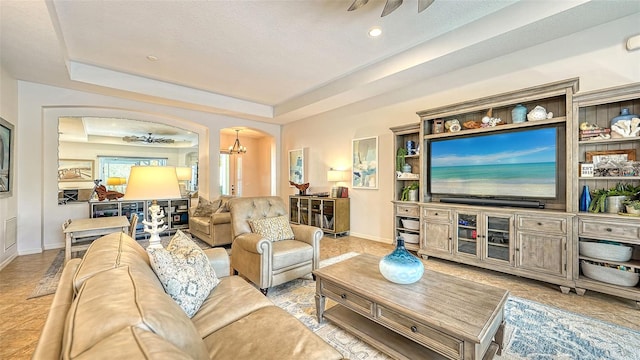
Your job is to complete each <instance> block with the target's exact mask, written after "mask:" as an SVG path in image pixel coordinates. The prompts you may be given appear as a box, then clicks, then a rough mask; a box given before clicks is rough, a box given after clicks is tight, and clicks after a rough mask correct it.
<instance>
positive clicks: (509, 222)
mask: <svg viewBox="0 0 640 360" xmlns="http://www.w3.org/2000/svg"><path fill="white" fill-rule="evenodd" d="M577 91H578V79H569V80H564V81H559V82H555V83H550V84H544V85H541V86H536V87H532V88H527V89H521V90H517V91H512V92H508V93H504V94H500V95H495V96H490V97H486V98H482V99H476V100H471V101H467V102H463V103H458V104H453V105H449V106H444V107H439V108H435V109H429V110H424V111H419V112H418V113H417V114H418V116H419V117H420V122H419V124H415V125H407V126H403V127H394V128H392V129H391V130H392V131H393V133H394V140H395V141H394V145H395V148H394V150H396V149H398V148H400V147H402V146H404V145H403V144H405V143H406V142H407V141H409V140H411V141H416V140H415V139H420V140H419V142H418V144H420V151H419V153H418V154H416V157H418V159H411V160H410V161H412V162H411V165H412V173H415V174H419V180H418V182H419V191H420V198H419V200H418V201H417V202H415V201H414V202H407V201H402V200H401V198H400V194H401V192H402V189H403V188H404V187H405V186H407V185H408V182H407V180H404V179H400V178H398V175H397V176H396V179H395V181H394V186H395V188H394V194H395V198H394V200H393V202H394V209H395V210H394V224H395V227H394V230H395V233H396V235H398V234H400V233H408V232H413V233H417V234H419V239H420V240H419V244H415V246H413V247H410V246H408V248H410V249H411V250H414V251H416V252H417V253H418V254H419V255H421V256H422V257H424V258H428V257H429V256H433V257H438V258H443V259H447V260H451V261H456V262H460V263H464V264H469V265H474V266H478V267H483V268H487V269H491V270H495V271H501V272H505V273H509V274H514V275H518V276H522V277H527V278H532V279H536V280H540V281H545V282H549V283H552V284H556V285H559V287H560V290H561V291H562V292H563V293H568V292H569V291H570V290H571V289H575V291H576V292H577V293H578V294H580V295H582V294H584V293H585V291H586V290H587V289H590V290H594V291H599V292H603V293H608V294H612V295H616V296H620V297H624V298H628V299H632V300H635V301H636V304H638V305H639V306H640V287H639V286H638V285H634V286H624V285H616V284H612V283H610V282H603V281H598V280H594V279H592V278H588V277H586V276H585V275H584V273H583V271H582V270H581V263H580V262H581V261H583V260H589V261H595V260H598V259H593V258H588V257H586V256H583V255H581V253H580V250H579V244H580V242H581V241H582V242H603V241H608V242H615V243H616V244H618V245H625V246H629V247H631V248H632V252H633V257H632V259H631V260H629V261H619V262H615V261H614V262H612V261H606V263H607V264H606V266H618V268H619V269H623V270H625V271H629V272H631V273H634V272H635V273H638V272H640V218H638V217H632V216H625V215H628V214H622V215H619V214H609V213H606V214H603V213H597V214H595V213H589V212H584V211H583V212H581V211H579V198H580V191H581V190H582V188H583V187H584V185H589V187H590V188H591V189H592V190H595V189H599V188H606V189H608V188H611V187H612V186H615V184H617V183H628V184H633V185H634V186H638V184H639V183H640V176H622V174H621V175H620V176H615V177H613V176H607V177H597V176H596V177H586V176H585V177H583V176H579V168H580V166H579V165H580V164H581V163H584V162H586V161H587V159H588V157H587V152H593V151H604V152H607V151H613V150H615V151H618V150H621V151H622V152H624V153H633V154H637V153H640V151H639V150H640V136H635V137H628V138H610V139H602V140H593V139H591V140H580V139H579V136H578V134H579V130H580V127H579V125H580V124H581V123H584V122H587V123H589V124H596V125H597V126H599V127H601V128H608V127H609V126H610V121H611V119H612V118H614V117H616V116H617V115H619V114H620V113H621V109H622V108H628V109H629V111H630V113H632V114H638V113H640V84H632V85H629V86H623V87H618V88H612V89H605V90H601V91H595V92H590V93H585V94H579V95H576V92H577ZM520 105H522V106H524V107H526V109H527V110H528V111H530V115H531V114H533V113H534V111H531V110H534V109H535V110H536V111H538V110H540V109H542V110H540V111H538V114H533V115H538V116H537V117H531V118H529V121H523V120H522V119H521V118H517V116H516V115H517V114H516V111H515V108H516V107H521V106H520ZM540 114H542V115H543V116H539V115H540ZM457 124H459V125H458V126H454V125H457ZM443 125H444V126H443ZM491 125H493V126H491ZM630 160H632V159H630ZM406 219H411V220H418V221H419V224H420V226H419V230H412V229H406V228H404V225H403V224H405V223H406V222H405V221H403V220H406ZM623 270H618V271H623ZM617 274H620V273H617ZM627 275H628V274H627ZM614 280H615V279H614ZM613 282H614V283H615V281H613Z"/></svg>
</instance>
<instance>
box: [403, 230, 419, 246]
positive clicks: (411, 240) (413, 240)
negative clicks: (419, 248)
mask: <svg viewBox="0 0 640 360" xmlns="http://www.w3.org/2000/svg"><path fill="white" fill-rule="evenodd" d="M400 238H401V239H402V240H404V242H406V243H408V244H418V243H419V242H420V235H418V234H409V233H404V232H401V233H400Z"/></svg>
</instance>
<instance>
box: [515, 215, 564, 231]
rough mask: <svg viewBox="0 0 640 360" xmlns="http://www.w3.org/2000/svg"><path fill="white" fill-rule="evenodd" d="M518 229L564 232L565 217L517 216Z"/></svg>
mask: <svg viewBox="0 0 640 360" xmlns="http://www.w3.org/2000/svg"><path fill="white" fill-rule="evenodd" d="M518 230H529V231H542V232H546V233H556V234H566V233H567V219H566V218H550V217H544V216H518Z"/></svg>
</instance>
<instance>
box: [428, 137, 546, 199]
mask: <svg viewBox="0 0 640 360" xmlns="http://www.w3.org/2000/svg"><path fill="white" fill-rule="evenodd" d="M556 133H557V132H556V129H555V128H545V129H536V130H527V131H517V132H507V133H500V134H490V135H481V136H472V137H465V138H455V139H447V140H444V141H433V142H432V143H431V154H430V160H431V165H430V180H431V181H430V186H431V187H430V192H431V193H432V194H451V195H470V196H491V197H518V198H523V197H538V198H554V197H555V196H556V159H557V154H556V152H557V147H556Z"/></svg>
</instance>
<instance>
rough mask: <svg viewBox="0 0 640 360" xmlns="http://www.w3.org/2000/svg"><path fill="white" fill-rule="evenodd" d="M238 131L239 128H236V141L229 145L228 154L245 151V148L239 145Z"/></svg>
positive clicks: (243, 152)
mask: <svg viewBox="0 0 640 360" xmlns="http://www.w3.org/2000/svg"><path fill="white" fill-rule="evenodd" d="M239 132H240V130H236V142H234V143H233V145H232V146H229V154H245V153H246V152H247V148H246V147H244V146H242V145H240V140H239V139H238V133H239Z"/></svg>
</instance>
